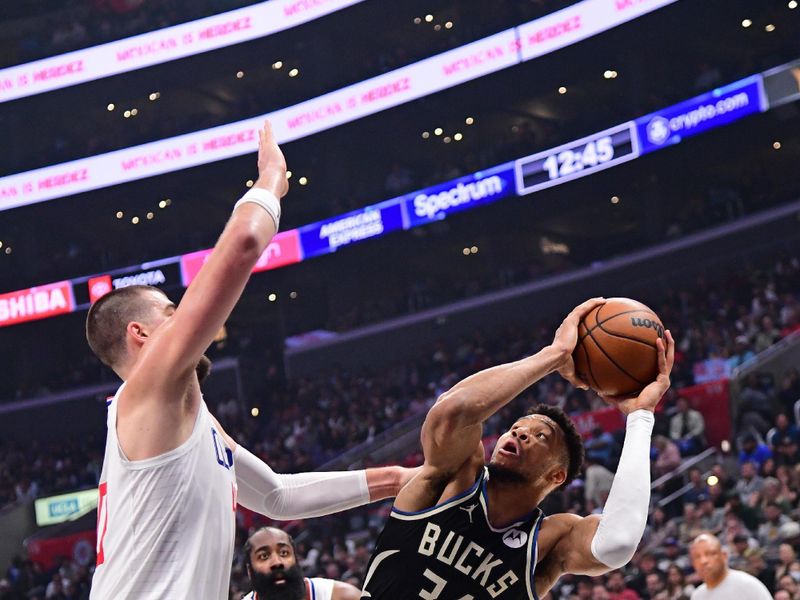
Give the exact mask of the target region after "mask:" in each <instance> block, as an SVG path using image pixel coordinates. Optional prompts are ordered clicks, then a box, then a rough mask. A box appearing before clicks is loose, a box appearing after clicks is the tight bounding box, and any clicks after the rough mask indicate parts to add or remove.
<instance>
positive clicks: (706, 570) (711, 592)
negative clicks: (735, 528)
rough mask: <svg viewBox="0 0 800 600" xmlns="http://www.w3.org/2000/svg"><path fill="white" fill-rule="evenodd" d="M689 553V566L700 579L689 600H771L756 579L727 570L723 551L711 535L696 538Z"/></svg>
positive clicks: (742, 573)
mask: <svg viewBox="0 0 800 600" xmlns="http://www.w3.org/2000/svg"><path fill="white" fill-rule="evenodd" d="M689 552H690V555H691V558H692V566H693V567H694V570H695V572H697V574H698V575H699V576H700V578H701V579H702V580H703V585H701V586H700V587H699V588H697V589H696V590H695V591H694V592H693V593H692V600H730V599H731V598H742V599H744V598H747V600H771V597H770V593H769V590H767V588H766V587H765V586H764V584H763V583H761V582H760V581H759V580H758V579H756V578H755V577H753V576H752V575H749V574H748V573H745V572H743V571H737V570H735V569H730V568H728V562H727V559H728V555H727V552H725V550H723V549H722V546H721V545H720V543H719V540H718V539H717V538H716V537H715V536H713V535H710V534H701V535H699V536H698V537H697V538H696V539H695V540H694V541H693V542H692V545H691V547H690V549H689Z"/></svg>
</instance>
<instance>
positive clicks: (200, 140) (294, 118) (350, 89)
mask: <svg viewBox="0 0 800 600" xmlns="http://www.w3.org/2000/svg"><path fill="white" fill-rule="evenodd" d="M675 1H676V0H583V2H578V3H577V4H574V5H573V6H570V7H569V8H566V9H564V10H561V11H558V12H556V13H553V14H551V15H547V16H545V17H542V18H540V19H536V20H534V21H531V22H530V23H527V24H525V25H522V26H520V27H514V28H511V29H507V30H506V31H503V32H500V33H498V34H495V35H492V36H489V37H487V38H484V39H481V40H478V41H476V42H473V43H471V44H466V45H464V46H461V47H460V48H455V49H453V50H449V51H447V52H444V53H442V54H438V55H436V56H433V57H431V58H427V59H425V60H421V61H419V62H416V63H413V64H411V65H408V66H405V67H401V68H399V69H396V70H394V71H390V72H389V73H385V74H383V75H379V76H377V77H373V78H371V79H367V80H365V81H362V82H360V83H356V84H354V85H350V86H347V87H345V88H342V89H340V90H336V91H334V92H330V93H328V94H324V95H322V96H319V97H317V98H313V99H311V100H306V101H305V102H301V103H299V104H296V105H294V106H290V107H287V108H283V109H280V110H277V111H274V112H272V113H269V114H267V115H264V116H259V117H254V118H251V119H245V120H242V121H237V122H235V123H229V124H227V125H221V126H218V127H213V128H211V129H206V130H203V131H197V132H194V133H189V134H185V135H180V136H176V137H172V138H167V139H163V140H158V141H155V142H150V143H148V144H142V145H139V146H133V147H131V148H125V149H122V150H116V151H114V152H107V153H105V154H99V155H97V156H92V157H89V158H82V159H78V160H74V161H71V162H67V163H61V164H58V165H53V166H49V167H43V168H41V169H35V170H32V171H26V172H23V173H18V174H16V175H10V176H7V177H3V178H0V210H7V209H10V208H15V207H17V206H24V205H26V204H33V203H35V202H44V201H46V200H53V199H55V198H61V197H64V196H70V195H73V194H78V193H81V192H87V191H90V190H96V189H100V188H104V187H109V186H112V185H117V184H120V183H125V182H128V181H134V180H137V179H143V178H145V177H152V176H155V175H162V174H164V173H169V172H172V171H177V170H180V169H186V168H189V167H196V166H198V165H203V164H207V163H210V162H215V161H219V160H224V159H226V158H232V157H235V156H241V155H243V154H248V153H250V152H255V150H256V148H257V146H258V142H257V140H258V136H257V132H258V129H259V128H260V127H261V124H262V123H263V121H264V119H265V118H269V119H270V121H272V126H273V131H274V132H275V137H276V139H277V141H278V143H286V142H289V141H292V140H297V139H300V138H304V137H308V136H310V135H313V134H315V133H319V132H321V131H324V130H326V129H329V128H331V127H336V126H338V125H342V124H344V123H349V122H351V121H354V120H356V119H360V118H362V117H365V116H368V115H371V114H374V113H377V112H381V111H384V110H387V109H390V108H393V107H395V106H400V105H401V104H405V103H406V102H410V101H412V100H416V99H418V98H421V97H423V96H427V95H430V94H433V93H436V92H439V91H442V90H445V89H449V88H452V87H455V86H457V85H459V84H462V83H465V82H467V81H471V80H473V79H477V78H479V77H483V76H485V75H489V74H491V73H495V72H497V71H500V70H502V69H505V68H507V67H510V66H512V65H516V64H519V63H521V62H524V61H526V60H530V59H532V58H536V57H538V56H541V55H543V54H547V53H549V52H553V51H555V50H558V49H560V48H564V47H566V46H569V45H572V44H574V43H577V42H579V41H580V40H583V39H585V38H587V37H590V36H592V35H595V34H597V33H600V32H601V31H605V30H607V29H610V28H612V27H615V26H617V25H621V24H622V23H625V22H627V21H630V20H632V19H635V18H637V17H639V16H641V15H643V14H645V13H648V12H650V11H653V10H655V9H657V8H660V7H662V6H666V5H668V4H672V3H673V2H675ZM267 4H272V2H269V3H267ZM564 23H567V25H565V24H564Z"/></svg>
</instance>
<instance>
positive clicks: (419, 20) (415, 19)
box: [414, 17, 422, 25]
mask: <svg viewBox="0 0 800 600" xmlns="http://www.w3.org/2000/svg"><path fill="white" fill-rule="evenodd" d="M420 23H422V19H420V18H419V17H414V25H419V24H420Z"/></svg>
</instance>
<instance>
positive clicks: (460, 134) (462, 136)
mask: <svg viewBox="0 0 800 600" xmlns="http://www.w3.org/2000/svg"><path fill="white" fill-rule="evenodd" d="M453 139H454V140H455V141H457V142H460V141H461V140H463V139H464V134H463V133H457V134H455V135H454V136H453Z"/></svg>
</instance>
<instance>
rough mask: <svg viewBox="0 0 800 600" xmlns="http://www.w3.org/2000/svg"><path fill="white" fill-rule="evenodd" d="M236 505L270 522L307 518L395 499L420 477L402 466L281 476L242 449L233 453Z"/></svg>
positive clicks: (237, 447)
mask: <svg viewBox="0 0 800 600" xmlns="http://www.w3.org/2000/svg"><path fill="white" fill-rule="evenodd" d="M233 456H234V465H235V469H236V484H237V486H238V488H239V492H238V498H237V501H238V503H239V504H240V505H242V506H244V507H245V508H247V509H249V510H252V511H254V512H257V513H259V514H264V515H266V516H268V517H270V518H272V519H278V520H281V521H286V520H289V519H307V518H311V517H321V516H323V515H329V514H332V513H336V512H340V511H343V510H348V509H350V508H355V507H357V506H363V505H364V504H369V503H370V502H375V501H377V500H383V499H384V498H393V497H394V496H396V495H397V494H398V492H399V491H400V490H401V489H402V487H403V486H404V485H405V484H406V483H407V482H408V481H409V479H411V477H412V476H413V475H414V474H415V473H416V472H417V469H406V468H404V467H395V466H389V467H376V468H372V469H363V470H360V471H313V472H310V473H297V474H291V475H283V474H279V473H275V472H274V471H273V470H272V468H270V466H269V465H268V464H267V463H265V462H264V461H263V460H261V459H260V458H258V457H257V456H255V455H254V454H252V453H251V452H249V451H248V450H247V449H245V448H244V447H242V446H236V450H235V451H234V455H233Z"/></svg>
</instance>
